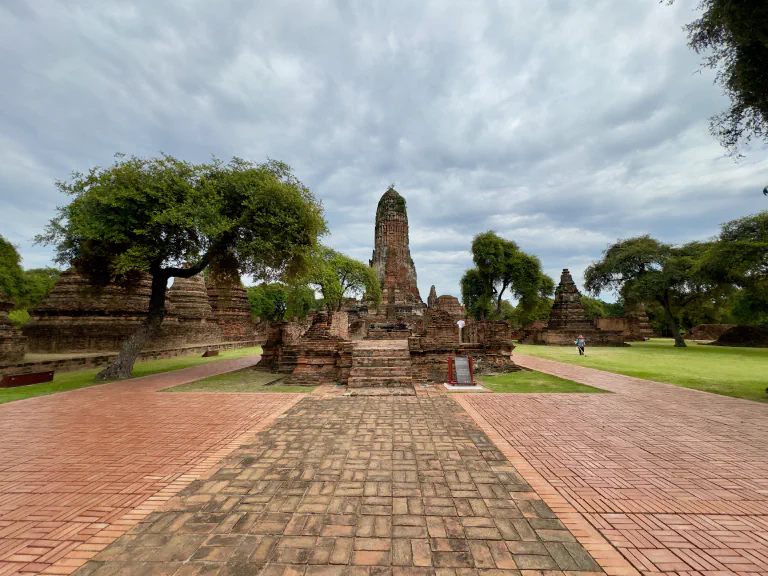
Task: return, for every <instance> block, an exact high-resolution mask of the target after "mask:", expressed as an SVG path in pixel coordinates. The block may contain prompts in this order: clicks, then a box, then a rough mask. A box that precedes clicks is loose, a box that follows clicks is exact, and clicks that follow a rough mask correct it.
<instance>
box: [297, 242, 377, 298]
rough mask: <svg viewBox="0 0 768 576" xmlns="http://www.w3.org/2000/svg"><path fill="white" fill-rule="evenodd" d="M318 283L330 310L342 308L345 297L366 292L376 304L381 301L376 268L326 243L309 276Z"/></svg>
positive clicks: (365, 294)
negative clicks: (326, 245) (327, 245)
mask: <svg viewBox="0 0 768 576" xmlns="http://www.w3.org/2000/svg"><path fill="white" fill-rule="evenodd" d="M308 283H309V284H310V285H311V286H315V287H317V289H318V290H319V291H320V293H321V294H322V295H323V300H324V301H325V305H326V307H327V308H328V310H329V311H334V310H341V307H342V305H343V303H344V298H349V297H351V296H365V297H366V298H368V299H370V300H372V301H373V302H374V303H375V304H376V306H378V305H379V303H380V301H381V286H380V285H379V279H378V277H377V276H376V271H375V270H374V269H373V268H371V267H370V266H368V265H367V264H364V263H363V262H360V261H359V260H355V259H354V258H350V257H349V256H346V255H345V254H342V253H341V252H337V251H336V250H333V249H332V248H327V247H322V249H321V250H320V251H319V255H318V257H317V258H316V260H315V263H314V265H313V267H312V269H311V272H310V274H309V276H308Z"/></svg>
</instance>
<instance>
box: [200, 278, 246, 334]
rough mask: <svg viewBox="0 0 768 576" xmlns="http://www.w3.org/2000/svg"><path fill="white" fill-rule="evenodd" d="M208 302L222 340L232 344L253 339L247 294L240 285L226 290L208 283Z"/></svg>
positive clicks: (234, 285)
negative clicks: (219, 328) (219, 329)
mask: <svg viewBox="0 0 768 576" xmlns="http://www.w3.org/2000/svg"><path fill="white" fill-rule="evenodd" d="M208 300H209V301H210V303H211V308H212V309H213V314H214V316H215V317H216V322H217V323H218V325H219V326H220V327H221V331H222V334H223V337H224V340H226V341H227V342H230V341H231V342H234V341H238V340H252V339H253V338H254V335H255V332H256V327H255V325H254V323H253V321H252V319H251V307H250V306H249V305H248V293H247V292H246V290H245V288H243V285H242V284H239V283H236V284H233V285H232V286H230V287H229V288H228V289H227V288H224V287H218V286H216V285H215V284H213V283H209V284H208Z"/></svg>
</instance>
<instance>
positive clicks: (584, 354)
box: [576, 334, 587, 356]
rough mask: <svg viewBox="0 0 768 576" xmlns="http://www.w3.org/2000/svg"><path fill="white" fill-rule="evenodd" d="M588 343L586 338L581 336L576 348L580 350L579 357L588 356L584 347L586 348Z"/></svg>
mask: <svg viewBox="0 0 768 576" xmlns="http://www.w3.org/2000/svg"><path fill="white" fill-rule="evenodd" d="M586 344H587V343H586V342H585V341H584V336H582V335H581V334H579V337H578V339H577V340H576V348H578V349H579V356H586V355H587V353H586V352H585V351H584V346H586Z"/></svg>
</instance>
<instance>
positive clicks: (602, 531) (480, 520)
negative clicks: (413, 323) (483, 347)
mask: <svg viewBox="0 0 768 576" xmlns="http://www.w3.org/2000/svg"><path fill="white" fill-rule="evenodd" d="M258 359H259V357H258V356H247V357H243V358H234V359H225V360H221V361H219V362H214V363H210V364H205V365H201V366H196V367H192V368H187V369H183V370H177V371H173V372H166V373H162V374H154V375H150V376H145V377H143V378H137V379H134V380H131V381H128V382H120V383H112V384H105V385H99V386H92V387H88V388H82V389H79V390H72V391H69V392H65V393H59V394H54V395H51V396H43V397H38V398H30V399H27V400H21V401H16V402H9V403H6V404H3V405H1V406H0V434H2V439H3V440H2V450H0V575H3V576H6V575H9V574H16V573H48V574H69V573H73V572H77V573H78V574H83V575H85V574H97V575H99V576H102V575H107V574H169V575H170V574H178V575H193V574H219V575H226V574H258V573H264V574H366V575H369V574H370V575H373V574H390V573H392V574H403V575H405V574H445V575H449V574H450V575H454V574H456V575H458V574H483V573H488V574H493V573H502V572H506V573H510V574H515V573H520V574H531V575H533V574H542V573H549V574H558V573H561V572H562V573H571V574H577V573H600V572H605V573H608V574H617V575H626V574H637V573H646V574H652V573H659V572H663V573H674V574H726V573H728V574H733V573H740V574H765V573H768V456H766V450H765V448H766V442H767V441H768V418H767V417H768V407H766V406H765V405H764V404H760V403H756V402H750V401H746V400H741V399H736V398H729V397H725V396H719V395H714V394H708V393H704V392H699V391H696V390H690V389H686V388H683V387H679V386H672V385H668V384H662V383H657V382H652V381H649V380H642V379H638V378H633V377H631V376H624V375H618V374H612V373H608V372H602V371H599V370H594V369H591V368H587V367H585V366H578V365H572V364H565V363H562V362H556V361H552V360H547V359H542V358H536V357H533V356H527V355H523V354H518V353H517V352H516V353H515V354H514V359H515V362H516V363H517V364H518V365H520V366H521V367H524V368H529V369H534V370H537V371H538V372H540V373H542V374H549V375H552V376H557V377H561V378H565V379H568V380H570V381H572V382H576V383H580V384H583V385H586V386H591V387H593V388H597V389H600V390H602V391H605V392H606V393H601V394H594V393H593V394H580V393H570V394H497V393H470V394H460V393H453V394H451V393H448V392H447V391H445V389H444V388H442V387H441V386H438V385H433V384H430V385H422V384H417V385H415V386H414V389H415V395H396V394H392V393H391V391H390V393H388V394H384V395H381V394H376V395H369V394H373V392H370V391H365V390H361V391H359V392H352V394H359V395H349V394H350V391H348V390H347V389H346V388H344V387H341V386H337V385H333V384H327V383H326V384H321V385H319V386H317V387H314V388H302V387H296V388H295V390H296V391H297V392H296V393H221V392H201V391H199V388H197V387H196V384H195V383H197V382H200V381H201V380H202V379H205V378H208V377H211V376H216V375H217V374H227V373H231V372H233V371H235V370H238V369H242V368H247V367H249V366H252V365H254V364H255V363H256V362H257V361H258ZM176 387H179V388H178V391H174V393H167V392H164V391H167V390H169V389H172V388H176ZM185 390H191V391H185ZM302 392H303V393H302ZM374 392H381V390H380V389H379V390H375V391H374ZM517 571H519V572H517Z"/></svg>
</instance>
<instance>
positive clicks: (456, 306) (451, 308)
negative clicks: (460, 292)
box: [430, 296, 464, 320]
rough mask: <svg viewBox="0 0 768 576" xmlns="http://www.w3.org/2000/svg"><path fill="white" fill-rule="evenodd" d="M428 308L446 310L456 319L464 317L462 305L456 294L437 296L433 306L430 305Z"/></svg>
mask: <svg viewBox="0 0 768 576" xmlns="http://www.w3.org/2000/svg"><path fill="white" fill-rule="evenodd" d="M430 308H434V309H435V310H443V311H444V312H448V314H450V315H451V317H453V318H455V319H457V320H459V319H461V318H464V306H462V305H461V303H460V302H459V299H458V298H456V296H438V297H437V298H436V299H435V303H434V306H430Z"/></svg>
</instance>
